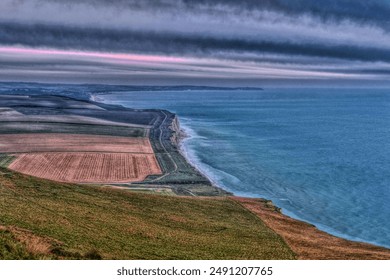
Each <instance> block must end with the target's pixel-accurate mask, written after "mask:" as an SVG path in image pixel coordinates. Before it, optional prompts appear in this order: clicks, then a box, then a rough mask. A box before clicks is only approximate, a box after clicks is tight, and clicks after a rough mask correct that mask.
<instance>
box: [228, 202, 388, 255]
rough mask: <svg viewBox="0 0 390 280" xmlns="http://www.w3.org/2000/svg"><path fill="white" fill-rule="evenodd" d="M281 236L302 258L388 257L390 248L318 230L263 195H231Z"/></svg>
mask: <svg viewBox="0 0 390 280" xmlns="http://www.w3.org/2000/svg"><path fill="white" fill-rule="evenodd" d="M232 199H233V200H235V201H237V202H239V203H240V204H241V205H243V206H244V207H245V208H247V209H248V210H250V211H251V212H252V213H254V214H256V215H257V216H258V217H259V218H260V219H261V220H262V221H263V222H264V223H265V224H266V225H267V226H268V227H270V228H271V229H272V230H274V231H275V232H276V233H277V234H279V235H280V236H282V238H283V239H284V240H285V241H286V243H287V244H288V245H289V246H290V248H291V249H292V250H293V251H294V252H295V253H296V254H297V255H298V258H299V259H302V260H390V250H388V249H386V248H382V247H378V246H374V245H370V244H366V243H362V242H353V241H348V240H345V239H342V238H338V237H335V236H332V235H330V234H328V233H325V232H323V231H320V230H319V229H317V228H316V227H315V226H313V225H311V224H308V223H305V222H301V221H298V220H295V219H292V218H290V217H287V216H285V215H283V214H282V213H281V212H280V211H279V209H278V208H276V207H275V206H274V205H273V204H272V202H270V201H267V200H264V199H252V198H242V197H232Z"/></svg>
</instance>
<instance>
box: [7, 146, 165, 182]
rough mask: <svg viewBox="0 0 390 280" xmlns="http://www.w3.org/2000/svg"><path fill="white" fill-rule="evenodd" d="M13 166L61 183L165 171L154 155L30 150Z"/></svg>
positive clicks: (128, 179) (138, 178)
mask: <svg viewBox="0 0 390 280" xmlns="http://www.w3.org/2000/svg"><path fill="white" fill-rule="evenodd" d="M9 168H10V169H12V170H15V171H18V172H21V173H24V174H27V175H31V176H35V177H40V178H45V179H50V180H54V181H59V182H73V183H121V182H122V183H126V182H136V181H142V180H144V179H145V178H146V177H147V176H148V175H151V174H161V171H160V168H159V166H158V163H157V161H156V158H155V157H154V155H153V154H130V153H29V154H21V155H19V156H18V157H17V158H16V159H15V160H14V161H13V162H12V163H11V164H10V165H9Z"/></svg>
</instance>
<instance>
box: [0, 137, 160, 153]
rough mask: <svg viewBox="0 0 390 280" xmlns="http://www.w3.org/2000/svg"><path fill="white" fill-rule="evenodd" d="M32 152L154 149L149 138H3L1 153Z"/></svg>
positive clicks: (133, 151) (151, 151) (0, 145)
mask: <svg viewBox="0 0 390 280" xmlns="http://www.w3.org/2000/svg"><path fill="white" fill-rule="evenodd" d="M31 152H112V153H118V152H119V153H148V154H152V153H153V149H152V147H151V145H150V142H149V139H148V138H138V137H117V136H102V135H83V134H59V133H58V134H56V133H46V134H45V133H39V134H33V133H32V134H2V135H0V153H31Z"/></svg>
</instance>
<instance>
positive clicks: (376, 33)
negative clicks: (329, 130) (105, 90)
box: [0, 0, 390, 87]
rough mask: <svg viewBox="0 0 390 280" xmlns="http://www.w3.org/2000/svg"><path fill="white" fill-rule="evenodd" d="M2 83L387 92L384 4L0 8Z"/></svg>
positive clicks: (224, 0)
mask: <svg viewBox="0 0 390 280" xmlns="http://www.w3.org/2000/svg"><path fill="white" fill-rule="evenodd" d="M0 81H25V82H50V83H55V82H61V83H107V84H129V85H211V86H260V87H261V86H378V87H382V86H384V87H390V1H388V0H371V1H370V0H366V1H363V0H362V1H359V0H326V1H325V0H240V1H238V0H142V1H136V0H116V1H111V0H1V1H0Z"/></svg>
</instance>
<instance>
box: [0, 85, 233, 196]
mask: <svg viewBox="0 0 390 280" xmlns="http://www.w3.org/2000/svg"><path fill="white" fill-rule="evenodd" d="M20 92H25V91H24V90H21V89H20ZM44 92H45V94H44V95H39V94H33V95H24V94H19V95H17V96H15V95H12V94H6V95H0V166H2V167H6V168H11V169H13V170H15V171H19V172H22V173H25V174H28V175H32V176H36V177H41V178H46V179H50V180H56V181H60V182H73V183H89V184H92V183H94V184H95V183H97V184H105V185H107V184H108V185H115V186H117V187H124V188H136V189H139V188H144V189H145V190H146V189H149V190H150V191H152V192H153V191H154V190H158V189H164V190H167V191H168V192H171V193H175V194H178V195H186V196H188V195H191V196H194V195H195V196H210V195H211V196H221V195H223V196H224V195H229V193H228V192H226V191H224V190H222V189H220V188H218V187H216V186H213V185H212V184H211V182H210V181H209V180H208V179H207V178H205V177H204V176H203V175H201V174H200V173H199V172H198V170H196V169H195V168H194V167H193V166H191V165H190V164H189V163H188V162H187V161H186V160H185V158H184V157H183V156H182V155H181V153H180V151H179V149H178V139H179V138H180V126H179V122H178V119H177V118H176V115H175V114H173V113H171V112H168V111H165V110H157V109H156V110H155V109H150V110H148V109H146V110H138V109H130V108H124V107H121V106H116V105H109V104H103V103H98V102H94V101H87V100H84V99H83V100H80V99H74V98H69V97H60V96H54V95H48V93H47V92H48V91H44ZM69 94H70V93H69ZM66 95H67V94H66ZM71 95H72V94H71ZM72 96H73V95H72Z"/></svg>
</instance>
